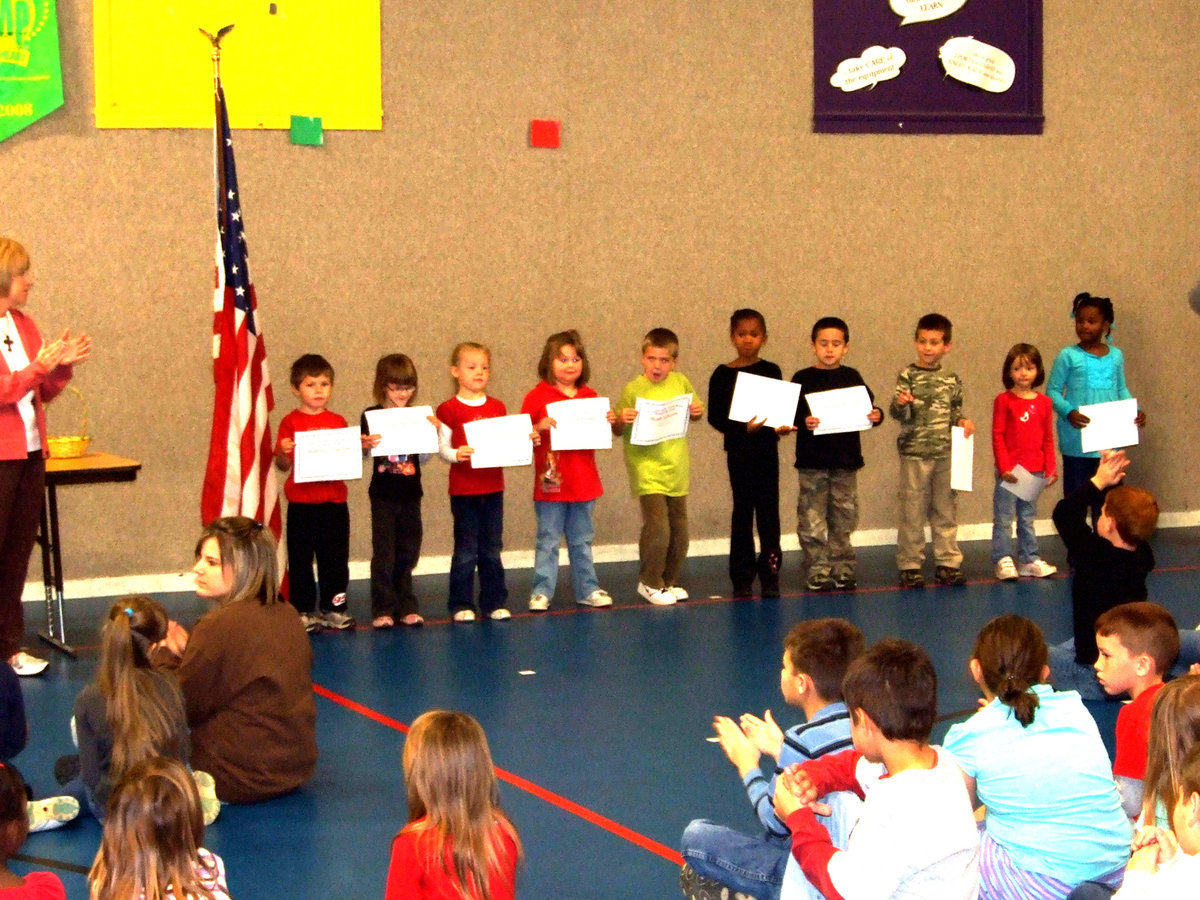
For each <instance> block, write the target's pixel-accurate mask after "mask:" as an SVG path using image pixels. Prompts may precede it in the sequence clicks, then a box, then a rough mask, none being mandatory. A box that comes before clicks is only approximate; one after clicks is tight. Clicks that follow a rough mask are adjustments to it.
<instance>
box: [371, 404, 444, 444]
mask: <svg viewBox="0 0 1200 900" xmlns="http://www.w3.org/2000/svg"><path fill="white" fill-rule="evenodd" d="M365 415H366V417H367V430H368V432H369V433H370V434H377V435H379V446H378V447H375V448H374V449H373V450H372V451H371V455H372V456H408V455H410V454H416V455H420V454H422V453H437V451H438V436H437V429H436V428H434V427H433V423H432V422H430V421H429V417H430V416H432V415H433V407H432V406H396V407H392V408H391V409H368V410H367V411H366V413H365Z"/></svg>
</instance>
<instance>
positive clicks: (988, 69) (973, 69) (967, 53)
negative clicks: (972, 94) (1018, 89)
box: [938, 37, 1017, 94]
mask: <svg viewBox="0 0 1200 900" xmlns="http://www.w3.org/2000/svg"><path fill="white" fill-rule="evenodd" d="M938 56H940V57H941V58H942V65H943V66H944V67H945V69H946V74H947V75H949V76H950V77H951V78H957V79H958V80H959V81H962V82H965V83H966V84H973V85H975V87H977V88H982V89H983V90H985V91H991V92H992V93H993V94H1003V93H1004V92H1005V91H1007V90H1008V89H1009V88H1010V87H1012V86H1013V79H1014V78H1016V77H1017V65H1016V63H1014V62H1013V58H1012V57H1011V56H1009V55H1008V54H1007V53H1005V52H1004V51H1003V50H1001V49H1000V48H999V47H993V46H992V45H991V44H985V43H984V42H983V41H977V40H975V38H973V37H956V38H950V40H948V41H946V43H944V44H942V46H941V49H939V50H938Z"/></svg>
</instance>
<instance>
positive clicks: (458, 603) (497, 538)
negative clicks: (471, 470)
mask: <svg viewBox="0 0 1200 900" xmlns="http://www.w3.org/2000/svg"><path fill="white" fill-rule="evenodd" d="M450 512H451V513H452V514H453V516H454V556H453V557H451V559H450V612H451V613H452V614H453V613H456V612H458V611H459V610H460V609H474V608H475V598H474V596H473V595H474V593H475V569H476V568H477V567H478V569H479V609H480V610H481V611H482V612H483V613H484V615H487V614H488V613H490V612H491V611H492V610H494V609H499V608H500V607H502V606H504V604H505V603H507V602H508V586H507V585H506V584H505V583H504V563H502V562H501V561H500V550H501V548H502V547H503V546H504V491H495V492H493V493H491V494H460V495H454V496H451V497H450Z"/></svg>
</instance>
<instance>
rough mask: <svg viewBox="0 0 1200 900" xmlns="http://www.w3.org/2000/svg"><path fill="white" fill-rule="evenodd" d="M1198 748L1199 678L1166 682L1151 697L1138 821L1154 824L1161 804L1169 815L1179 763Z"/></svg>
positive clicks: (1177, 785)
mask: <svg viewBox="0 0 1200 900" xmlns="http://www.w3.org/2000/svg"><path fill="white" fill-rule="evenodd" d="M1197 744H1200V675H1185V676H1183V677H1182V678H1176V679H1175V680H1174V681H1168V682H1167V683H1166V684H1165V685H1163V686H1162V688H1161V689H1160V690H1159V692H1158V693H1157V694H1156V695H1155V697H1154V706H1153V707H1152V708H1151V710H1150V742H1149V744H1148V745H1147V747H1146V778H1145V780H1144V781H1143V782H1142V784H1143V788H1144V793H1143V795H1142V819H1143V820H1144V821H1145V822H1146V823H1147V824H1150V825H1153V824H1154V819H1155V814H1156V808H1157V805H1158V803H1159V802H1160V801H1161V802H1162V803H1163V804H1164V805H1165V806H1166V809H1167V814H1168V815H1170V813H1171V810H1173V809H1174V808H1175V801H1176V800H1177V799H1178V798H1179V791H1180V778H1181V773H1182V772H1183V761H1184V758H1185V757H1186V756H1187V754H1188V751H1189V750H1190V749H1191V748H1192V747H1194V746H1195V745H1197Z"/></svg>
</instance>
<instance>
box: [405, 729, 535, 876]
mask: <svg viewBox="0 0 1200 900" xmlns="http://www.w3.org/2000/svg"><path fill="white" fill-rule="evenodd" d="M404 784H405V791H406V794H407V799H408V816H409V819H408V820H409V822H410V823H411V822H415V821H417V820H418V819H424V820H425V821H424V822H423V823H421V824H420V825H419V826H418V827H419V828H420V829H421V831H422V834H421V835H420V836H419V838H418V841H419V844H420V847H421V851H420V852H421V857H422V865H424V866H426V867H429V868H433V867H440V868H442V869H443V870H446V869H448V863H449V862H450V858H451V857H452V858H453V864H454V871H453V872H449V871H447V872H446V874H448V875H449V876H450V877H451V878H452V879H453V880H454V882H455V886H456V887H457V889H458V891H459V892H460V894H461V895H462V896H463V897H464V898H475V897H478V898H479V900H490V898H491V896H492V891H491V884H490V876H491V875H492V874H493V873H494V872H495V871H496V869H497V866H498V864H499V862H500V853H499V850H498V848H499V847H500V846H501V841H502V837H503V835H505V834H507V835H508V836H509V837H511V839H512V841H513V843H514V844H515V845H516V848H517V858H518V859H519V858H520V857H521V855H522V850H521V839H520V838H519V837H518V835H517V829H516V827H515V826H514V825H513V824H512V822H511V821H509V819H508V817H507V816H505V815H504V813H503V812H501V810H500V793H499V790H498V788H497V784H496V773H495V770H494V768H493V766H492V754H491V752H490V751H489V750H488V742H487V736H486V735H485V734H484V733H483V728H482V727H481V726H480V724H479V723H478V722H477V721H475V719H474V718H472V717H471V716H469V715H467V714H466V713H461V712H453V711H451V710H445V709H435V710H430V711H429V712H427V713H424V714H423V715H421V716H418V717H417V720H416V721H415V722H413V724H412V729H411V730H410V731H409V734H408V738H407V740H405V742H404ZM447 846H451V847H452V851H453V852H452V853H451V854H447V853H446V848H447Z"/></svg>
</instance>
